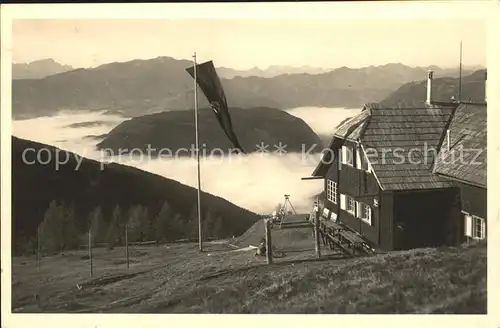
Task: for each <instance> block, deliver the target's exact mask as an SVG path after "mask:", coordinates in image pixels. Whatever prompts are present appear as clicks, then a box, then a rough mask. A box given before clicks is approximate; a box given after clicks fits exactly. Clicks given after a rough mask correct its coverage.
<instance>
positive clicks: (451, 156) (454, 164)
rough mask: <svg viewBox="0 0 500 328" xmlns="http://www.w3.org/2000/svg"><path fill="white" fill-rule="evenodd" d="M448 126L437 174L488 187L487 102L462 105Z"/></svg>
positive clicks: (436, 169)
mask: <svg viewBox="0 0 500 328" xmlns="http://www.w3.org/2000/svg"><path fill="white" fill-rule="evenodd" d="M448 129H449V131H450V132H449V137H450V142H449V149H448V140H447V137H445V138H443V142H442V144H441V147H440V152H439V155H438V158H437V159H436V162H435V164H434V168H433V171H434V173H436V174H437V175H440V176H443V177H448V178H451V179H455V180H459V181H461V182H465V183H469V184H473V185H477V186H481V187H483V188H486V168H487V163H486V155H487V152H486V139H487V138H486V136H487V134H486V104H479V103H478V104H472V103H469V104H461V105H460V106H459V107H458V108H457V110H456V112H455V115H454V116H453V118H452V120H451V123H450V126H449V128H448Z"/></svg>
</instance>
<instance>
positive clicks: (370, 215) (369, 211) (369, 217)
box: [367, 206, 372, 225]
mask: <svg viewBox="0 0 500 328" xmlns="http://www.w3.org/2000/svg"><path fill="white" fill-rule="evenodd" d="M367 208H368V220H370V225H372V208H371V207H370V206H368V207H367Z"/></svg>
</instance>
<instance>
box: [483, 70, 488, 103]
mask: <svg viewBox="0 0 500 328" xmlns="http://www.w3.org/2000/svg"><path fill="white" fill-rule="evenodd" d="M487 94H488V72H487V71H484V102H486V101H487V98H488V97H486V95H487Z"/></svg>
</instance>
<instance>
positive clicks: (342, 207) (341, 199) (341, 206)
mask: <svg viewBox="0 0 500 328" xmlns="http://www.w3.org/2000/svg"><path fill="white" fill-rule="evenodd" d="M340 208H341V209H343V210H345V209H346V206H345V195H344V194H340Z"/></svg>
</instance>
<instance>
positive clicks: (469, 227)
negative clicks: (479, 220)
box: [465, 215, 472, 237]
mask: <svg viewBox="0 0 500 328" xmlns="http://www.w3.org/2000/svg"><path fill="white" fill-rule="evenodd" d="M465 235H466V236H467V237H472V217H471V216H470V215H466V216H465Z"/></svg>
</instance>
